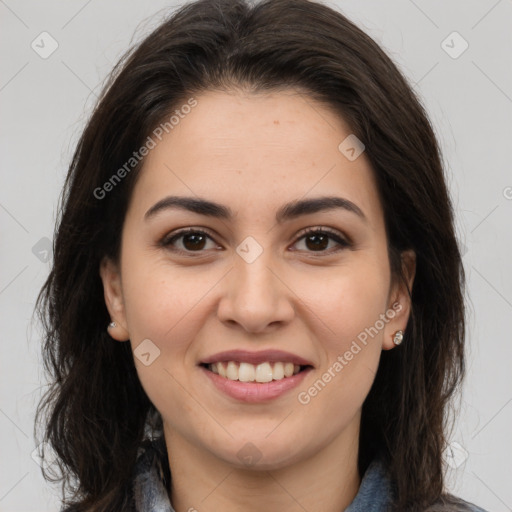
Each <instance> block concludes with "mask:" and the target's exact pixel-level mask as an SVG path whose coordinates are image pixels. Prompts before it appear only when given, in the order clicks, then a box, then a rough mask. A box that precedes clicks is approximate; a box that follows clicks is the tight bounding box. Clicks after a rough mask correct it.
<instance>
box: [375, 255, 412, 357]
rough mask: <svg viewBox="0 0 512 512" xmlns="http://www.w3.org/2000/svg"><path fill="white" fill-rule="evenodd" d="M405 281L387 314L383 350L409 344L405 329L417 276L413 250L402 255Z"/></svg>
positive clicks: (395, 290) (401, 284)
mask: <svg viewBox="0 0 512 512" xmlns="http://www.w3.org/2000/svg"><path fill="white" fill-rule="evenodd" d="M402 269H403V274H404V281H405V282H400V283H397V285H396V286H395V289H394V290H393V293H392V301H391V305H392V306H391V307H390V308H389V309H388V311H387V312H386V316H388V318H390V320H389V322H388V323H387V325H386V327H385V330H384V339H383V342H382V349H383V350H391V349H392V348H395V347H397V346H398V345H400V344H401V343H402V342H404V343H407V331H406V329H405V327H406V325H407V322H408V320H409V315H410V312H411V308H412V300H411V296H412V288H413V283H414V277H415V275H416V254H415V252H414V251H413V250H408V251H404V252H403V253H402Z"/></svg>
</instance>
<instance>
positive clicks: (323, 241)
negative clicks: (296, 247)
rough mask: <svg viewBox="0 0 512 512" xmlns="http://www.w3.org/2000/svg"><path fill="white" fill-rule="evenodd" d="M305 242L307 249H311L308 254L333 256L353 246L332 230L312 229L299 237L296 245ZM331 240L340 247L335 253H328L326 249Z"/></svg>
mask: <svg viewBox="0 0 512 512" xmlns="http://www.w3.org/2000/svg"><path fill="white" fill-rule="evenodd" d="M302 240H304V243H305V246H306V248H307V249H311V251H308V252H320V253H327V254H332V253H334V252H338V251H341V250H342V249H345V248H347V247H350V246H351V245H352V244H351V243H350V242H349V241H347V240H345V238H343V236H342V235H341V234H340V233H338V232H337V231H335V230H332V229H330V228H310V229H307V230H306V231H303V232H302V235H301V236H299V238H298V240H297V242H295V243H296V244H297V243H298V242H300V241H302ZM329 240H333V241H334V242H336V243H337V244H338V246H340V247H339V248H338V249H335V250H334V251H332V250H331V251H326V250H324V249H326V248H327V246H328V245H329Z"/></svg>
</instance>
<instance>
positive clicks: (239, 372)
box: [205, 361, 305, 383]
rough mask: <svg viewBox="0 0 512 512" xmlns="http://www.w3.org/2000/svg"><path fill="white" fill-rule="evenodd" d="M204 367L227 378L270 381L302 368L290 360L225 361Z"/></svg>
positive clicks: (287, 375) (283, 377)
mask: <svg viewBox="0 0 512 512" xmlns="http://www.w3.org/2000/svg"><path fill="white" fill-rule="evenodd" d="M205 367H206V368H207V369H208V370H210V371H211V372H213V373H216V374H217V375H220V376H221V377H224V378H226V379H229V380H235V381H240V382H260V383H264V382H271V381H273V380H282V379H286V378H288V377H291V376H293V375H296V374H297V373H299V372H300V371H301V370H302V369H304V368H305V366H304V367H301V366H300V365H298V364H293V363H291V362H286V363H284V362H280V361H277V362H270V361H265V362H263V363H260V364H257V365H256V364H251V363H246V362H243V361H242V362H238V361H227V362H218V363H210V364H207V365H205Z"/></svg>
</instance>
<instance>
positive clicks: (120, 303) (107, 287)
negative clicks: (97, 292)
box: [99, 257, 130, 341]
mask: <svg viewBox="0 0 512 512" xmlns="http://www.w3.org/2000/svg"><path fill="white" fill-rule="evenodd" d="M99 270H100V276H101V280H102V281H103V291H104V296H105V304H106V306H107V309H108V312H109V313H110V318H111V319H112V321H113V322H115V323H116V326H115V327H109V328H108V333H109V334H110V336H111V337H112V338H114V339H115V340H117V341H128V339H129V338H130V334H129V332H128V329H127V327H126V325H127V324H126V313H125V308H124V297H123V289H122V286H121V274H120V271H119V269H118V266H117V265H116V264H115V263H114V262H113V261H112V260H111V259H110V258H107V257H104V258H103V259H102V261H101V264H100V269H99Z"/></svg>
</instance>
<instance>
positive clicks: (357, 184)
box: [130, 90, 382, 227]
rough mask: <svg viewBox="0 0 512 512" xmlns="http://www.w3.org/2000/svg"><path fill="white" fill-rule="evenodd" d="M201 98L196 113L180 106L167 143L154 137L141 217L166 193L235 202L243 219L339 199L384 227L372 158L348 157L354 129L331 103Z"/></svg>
mask: <svg viewBox="0 0 512 512" xmlns="http://www.w3.org/2000/svg"><path fill="white" fill-rule="evenodd" d="M194 100H195V106H193V107H191V108H190V109H189V108H187V109H183V111H180V109H179V106H178V108H177V109H178V112H177V113H176V114H177V115H176V116H174V119H173V121H174V123H173V125H172V128H170V125H167V130H163V134H161V135H160V138H161V140H159V139H158V138H156V137H155V136H154V135H153V136H152V137H153V139H154V141H155V143H156V144H155V145H154V147H153V149H151V150H150V151H149V154H148V155H147V156H146V157H145V162H144V166H143V168H142V170H141V175H140V177H139V180H138V181H137V185H136V187H135V190H134V192H133V198H132V202H131V207H130V208H131V210H136V211H137V216H138V217H142V216H143V215H144V213H145V212H146V211H147V209H148V208H150V207H151V206H152V205H153V204H154V203H155V202H157V201H158V200H160V199H162V198H163V197H165V196H166V195H177V194H182V195H187V196H193V195H195V196H198V197H201V198H205V199H212V200H214V201H216V202H219V203H222V204H226V205H229V206H230V208H231V209H232V210H233V211H235V212H236V213H237V219H241V218H243V217H244V216H245V215H247V217H248V218H251V217H252V216H254V215H258V216H262V215H264V214H265V213H266V212H269V211H276V210H278V209H279V207H280V206H281V205H282V204H283V203H285V202H288V201H293V200H298V199H301V198H305V197H308V196H311V197H313V196H320V195H324V196H325V195H331V196H332V195H339V196H342V197H344V198H346V199H348V200H350V201H352V202H354V203H356V204H357V205H358V206H359V207H360V208H361V209H362V210H363V211H364V212H365V215H366V216H367V217H368V218H369V221H370V223H371V224H372V223H373V224H375V227H376V225H377V224H378V223H379V222H378V221H379V219H380V217H382V210H381V206H380V201H379V197H378V191H377V188H376V183H375V180H374V176H373V172H372V170H371V167H370V164H369V161H368V159H367V157H366V155H365V153H364V152H363V153H362V154H361V155H360V156H359V157H358V158H356V159H355V160H353V159H349V158H347V156H346V154H345V153H344V152H343V148H344V147H345V145H343V144H342V143H343V142H344V141H345V140H346V139H347V137H353V135H352V134H351V130H350V127H349V126H348V125H347V124H346V123H345V121H344V120H343V119H342V118H341V117H340V116H339V115H338V114H336V113H335V112H333V111H332V110H331V109H329V108H328V107H326V106H325V105H323V104H321V103H318V102H316V101H315V100H314V99H312V98H311V97H308V96H305V95H304V94H303V93H299V92H296V91H294V90H283V91H279V92H273V93H265V94H253V93H241V92H220V91H208V92H204V93H201V94H200V95H197V96H194ZM192 104H193V103H192ZM185 112H186V113H185ZM161 131H162V130H161ZM351 140H352V139H351V138H349V139H348V141H351ZM340 144H342V148H341V150H340ZM356 149H357V148H356ZM132 213H133V212H132Z"/></svg>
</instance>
